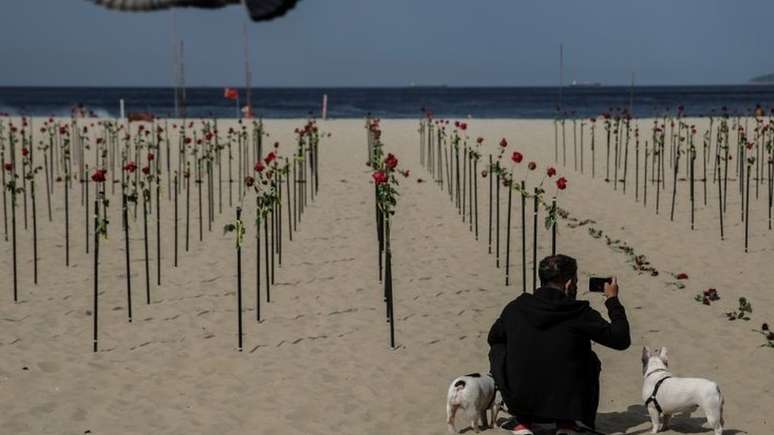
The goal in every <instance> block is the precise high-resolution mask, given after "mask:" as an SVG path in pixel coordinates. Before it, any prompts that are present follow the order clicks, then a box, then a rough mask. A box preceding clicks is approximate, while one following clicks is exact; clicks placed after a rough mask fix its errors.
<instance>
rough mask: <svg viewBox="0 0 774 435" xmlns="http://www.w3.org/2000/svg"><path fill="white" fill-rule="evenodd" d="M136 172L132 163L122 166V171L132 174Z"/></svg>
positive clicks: (135, 167) (135, 166)
mask: <svg viewBox="0 0 774 435" xmlns="http://www.w3.org/2000/svg"><path fill="white" fill-rule="evenodd" d="M136 170H137V165H135V164H134V162H131V161H130V162H127V163H126V165H124V171H126V172H129V173H132V172H134V171H136Z"/></svg>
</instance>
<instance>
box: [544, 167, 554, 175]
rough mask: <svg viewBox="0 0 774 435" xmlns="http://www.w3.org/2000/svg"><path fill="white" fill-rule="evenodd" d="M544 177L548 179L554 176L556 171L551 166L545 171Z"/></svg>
mask: <svg viewBox="0 0 774 435" xmlns="http://www.w3.org/2000/svg"><path fill="white" fill-rule="evenodd" d="M546 175H548V176H549V177H553V176H554V175H556V169H554V167H553V166H549V167H548V169H547V170H546Z"/></svg>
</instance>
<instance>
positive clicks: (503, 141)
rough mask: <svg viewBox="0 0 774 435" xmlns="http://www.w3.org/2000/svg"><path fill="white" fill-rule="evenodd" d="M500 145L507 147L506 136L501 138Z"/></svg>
mask: <svg viewBox="0 0 774 435" xmlns="http://www.w3.org/2000/svg"><path fill="white" fill-rule="evenodd" d="M500 146H501V147H503V148H505V147H507V146H508V141H507V140H505V138H502V139H500Z"/></svg>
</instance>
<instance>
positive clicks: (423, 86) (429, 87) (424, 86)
mask: <svg viewBox="0 0 774 435" xmlns="http://www.w3.org/2000/svg"><path fill="white" fill-rule="evenodd" d="M408 87H409V88H420V89H433V88H448V87H449V85H445V84H441V85H418V84H416V83H415V82H411V83H409V85H408Z"/></svg>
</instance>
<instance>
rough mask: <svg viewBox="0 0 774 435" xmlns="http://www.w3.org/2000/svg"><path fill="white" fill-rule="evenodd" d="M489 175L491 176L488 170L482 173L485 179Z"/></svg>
mask: <svg viewBox="0 0 774 435" xmlns="http://www.w3.org/2000/svg"><path fill="white" fill-rule="evenodd" d="M488 174H489V173H488V172H487V171H486V170H484V171H481V176H482V177H484V178H486V176H487V175H488Z"/></svg>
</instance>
